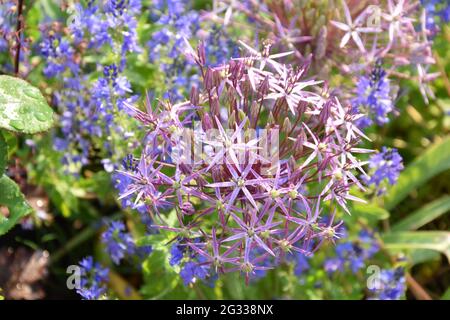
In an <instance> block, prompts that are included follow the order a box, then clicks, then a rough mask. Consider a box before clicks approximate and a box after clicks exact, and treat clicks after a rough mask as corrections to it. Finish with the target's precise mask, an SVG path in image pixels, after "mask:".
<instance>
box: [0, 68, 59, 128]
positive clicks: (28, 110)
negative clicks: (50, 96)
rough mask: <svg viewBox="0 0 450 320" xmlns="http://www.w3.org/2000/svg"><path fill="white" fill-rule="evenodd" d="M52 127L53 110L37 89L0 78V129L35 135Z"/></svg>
mask: <svg viewBox="0 0 450 320" xmlns="http://www.w3.org/2000/svg"><path fill="white" fill-rule="evenodd" d="M52 125H53V110H52V109H51V108H50V107H49V105H48V104H47V101H46V100H45V98H44V96H43V95H42V93H41V92H40V91H39V89H38V88H36V87H33V86H32V85H30V84H29V83H28V82H26V81H24V80H22V79H19V78H14V77H11V76H6V75H1V76H0V128H4V129H7V130H11V131H15V132H21V133H36V132H42V131H46V130H48V129H49V128H50V127H51V126H52Z"/></svg>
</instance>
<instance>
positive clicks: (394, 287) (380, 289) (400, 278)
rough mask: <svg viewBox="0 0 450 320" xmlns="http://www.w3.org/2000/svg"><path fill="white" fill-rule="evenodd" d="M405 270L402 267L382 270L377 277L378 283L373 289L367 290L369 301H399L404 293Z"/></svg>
mask: <svg viewBox="0 0 450 320" xmlns="http://www.w3.org/2000/svg"><path fill="white" fill-rule="evenodd" d="M405 290H406V280H405V270H404V269H403V268H402V267H398V268H396V269H382V270H381V271H380V274H379V275H378V281H377V283H376V285H375V286H374V287H373V288H369V292H370V296H369V299H371V300H399V299H400V298H401V297H402V296H403V295H404V293H405Z"/></svg>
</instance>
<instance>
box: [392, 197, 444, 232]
mask: <svg viewBox="0 0 450 320" xmlns="http://www.w3.org/2000/svg"><path fill="white" fill-rule="evenodd" d="M449 210H450V196H444V197H442V198H439V199H437V200H435V201H433V202H431V203H428V204H426V205H425V206H423V207H422V208H420V209H419V210H417V211H414V212H413V213H411V214H409V215H408V216H407V217H406V218H404V219H403V220H401V221H399V222H397V223H396V224H394V225H393V226H392V231H406V230H417V229H419V228H420V227H422V226H424V225H426V224H427V223H429V222H430V221H433V220H434V219H436V218H438V217H439V216H441V215H443V214H444V213H447V212H448V211H449Z"/></svg>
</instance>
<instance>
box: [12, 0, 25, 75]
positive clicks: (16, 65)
mask: <svg viewBox="0 0 450 320" xmlns="http://www.w3.org/2000/svg"><path fill="white" fill-rule="evenodd" d="M17 9H18V11H17V26H16V33H17V34H16V36H17V48H16V58H15V63H14V73H15V74H16V76H17V75H18V74H19V64H20V49H21V46H22V41H21V39H20V35H21V33H22V10H23V0H18V4H17Z"/></svg>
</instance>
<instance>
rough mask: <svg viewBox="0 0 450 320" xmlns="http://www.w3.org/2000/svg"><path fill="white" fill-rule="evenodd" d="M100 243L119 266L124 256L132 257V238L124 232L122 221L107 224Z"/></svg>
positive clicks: (133, 250)
mask: <svg viewBox="0 0 450 320" xmlns="http://www.w3.org/2000/svg"><path fill="white" fill-rule="evenodd" d="M102 242H103V243H104V244H105V246H106V252H108V254H109V256H110V257H111V259H112V261H113V262H114V263H115V264H119V263H120V261H121V260H122V259H123V258H124V257H125V256H126V255H130V256H132V255H133V254H134V253H135V251H136V246H135V243H134V240H133V237H132V236H131V234H130V233H128V232H126V228H125V224H124V223H123V222H122V221H112V222H110V223H109V224H108V229H107V230H106V231H105V232H104V233H103V234H102Z"/></svg>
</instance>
